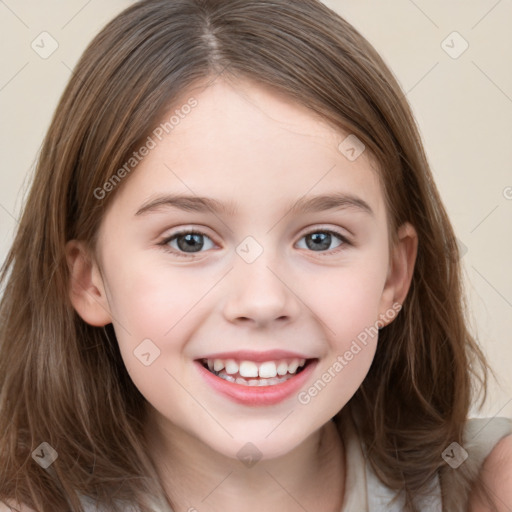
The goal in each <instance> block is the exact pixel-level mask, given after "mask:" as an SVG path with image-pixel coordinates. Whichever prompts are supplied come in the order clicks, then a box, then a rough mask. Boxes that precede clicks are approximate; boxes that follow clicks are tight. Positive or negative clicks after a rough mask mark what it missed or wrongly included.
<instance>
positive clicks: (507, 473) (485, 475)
mask: <svg viewBox="0 0 512 512" xmlns="http://www.w3.org/2000/svg"><path fill="white" fill-rule="evenodd" d="M479 480H480V481H481V483H482V484H483V487H484V488H485V489H486V490H487V491H488V492H489V494H490V496H491V497H492V499H493V501H494V505H495V506H496V507H497V511H498V512H502V511H503V512H505V511H506V512H508V511H510V510H511V507H512V434H509V435H507V436H505V437H503V438H502V439H501V440H500V441H499V442H498V443H497V444H496V445H495V446H494V448H493V449H492V451H491V452H490V453H489V455H488V456H487V458H486V459H485V461H484V463H483V465H482V467H481V469H480V474H479ZM469 505H470V508H469V511H470V512H490V511H491V508H490V507H489V505H486V504H485V502H484V500H483V498H482V496H481V494H479V493H476V492H474V493H472V494H471V495H470V500H469Z"/></svg>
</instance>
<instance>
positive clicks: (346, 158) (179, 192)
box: [74, 80, 415, 458]
mask: <svg viewBox="0 0 512 512" xmlns="http://www.w3.org/2000/svg"><path fill="white" fill-rule="evenodd" d="M184 98H185V99H184V100H183V102H182V104H180V105H177V106H176V109H175V110H178V113H177V114H176V117H175V118H174V119H173V122H172V123H170V124H168V125H167V131H168V132H169V134H166V132H165V129H162V128H160V129H159V130H158V129H157V130H155V132H153V134H152V135H151V141H149V140H148V141H147V146H146V147H147V150H141V151H138V152H137V153H138V156H137V157H135V158H140V160H141V161H140V163H139V165H138V166H137V168H136V170H133V171H132V172H131V175H130V176H127V177H125V178H124V180H126V182H125V183H122V187H121V188H120V190H119V191H118V193H117V195H116V197H115V198H114V199H113V202H112V204H111V205H110V207H109V209H108V211H107V213H106V215H105V217H104V220H103V222H102V225H101V228H100V232H99V238H98V246H97V251H96V257H97V259H96V262H97V265H98V266H97V267H96V266H93V269H95V270H94V271H93V272H91V283H92V284H91V286H90V287H89V288H88V290H89V291H88V294H89V297H90V298H89V299H87V298H85V299H84V300H82V301H80V300H78V299H76V297H75V299H74V304H75V307H76V308H77V310H78V312H79V313H80V314H81V315H82V317H83V318H84V319H85V320H86V321H88V322H89V323H92V324H94V325H104V324H106V323H109V322H112V323H113V325H114V328H115V332H116V336H117V340H118V343H119V346H120V350H121V354H122V357H123V359H124V362H125V364H126V368H127V370H128V372H129V374H130V376H131V378H132V380H133V382H134V383H135V385H136V386H137V387H138V388H139V389H140V391H141V393H142V394H143V395H144V396H145V398H146V399H147V401H148V402H149V404H151V406H152V407H151V408H150V410H151V412H152V414H153V416H154V418H155V419H156V420H157V421H158V424H159V425H160V426H161V427H162V428H163V429H166V428H168V429H169V432H170V431H174V432H177V431H179V432H182V433H185V434H186V435H187V436H192V438H195V439H196V440H197V439H198V440H200V441H202V442H203V443H204V444H205V445H206V446H208V447H210V448H212V449H213V450H215V451H216V452H218V453H221V454H224V455H226V456H229V457H236V456H237V453H238V452H239V450H240V449H241V448H242V447H244V446H246V448H245V449H249V448H247V446H252V445H246V443H248V442H251V443H252V444H253V445H255V446H256V447H257V449H258V450H259V453H261V454H262V456H263V457H264V458H273V457H276V456H279V455H282V454H285V453H288V452H290V451H291V450H292V449H293V448H295V447H297V446H299V445H300V444H301V443H302V442H304V441H305V440H306V439H307V438H308V437H309V436H311V435H312V434H313V433H314V432H315V431H317V430H318V429H319V428H320V427H321V426H322V425H324V424H325V423H326V422H327V421H328V420H330V419H331V418H332V417H333V416H334V415H335V414H336V413H337V412H338V411H340V409H342V408H343V406H344V405H345V404H346V403H347V401H348V400H349V399H350V397H351V396H352V395H353V394H354V392H355V391H356V390H357V388H358V387H359V386H360V384H361V382H362V381H363V379H364V377H365V375H366V373H367V372H368V369H369V367H370V364H371V362H372V359H373V356H374V353H375V348H376V343H377V336H376V335H375V332H376V327H382V326H383V325H385V324H387V323H389V322H390V321H391V320H392V319H393V318H394V317H395V316H396V314H397V312H398V311H397V310H398V309H399V306H397V304H398V303H399V302H401V301H402V300H403V299H404V297H405V294H406V292H407V288H408V286H409V281H410V275H411V272H412V264H413V261H414V257H415V235H414V230H412V228H411V227H410V226H405V228H404V229H403V230H402V231H401V232H400V233H399V236H400V240H401V241H400V243H399V244H398V245H397V247H396V248H394V250H393V252H392V253H390V251H389V249H390V248H389V246H388V234H389V233H388V226H387V222H386V210H385V204H384V197H383V191H382V189H381V186H380V183H379V179H378V174H377V169H376V166H375V164H372V162H371V159H370V155H369V154H368V151H363V152H362V153H361V154H360V155H359V156H358V153H360V151H361V150H362V149H363V148H362V147H361V146H360V145H358V141H357V140H356V141H355V142H354V139H353V138H349V139H348V140H346V141H345V142H343V141H344V139H345V138H346V137H347V136H348V135H349V134H348V133H340V132H339V131H337V130H334V129H333V128H332V127H330V126H329V125H327V124H325V123H324V122H322V121H321V120H320V119H319V118H318V117H316V116H315V115H314V114H313V113H312V112H310V111H309V110H307V109H305V108H303V107H301V106H298V105H297V104H295V103H293V102H292V101H290V100H289V99H287V98H285V97H283V96H280V95H278V94H276V93H275V92H272V91H270V90H269V89H267V88H265V87H263V86H261V85H257V84H255V83H252V82H250V81H242V82H240V84H238V85H236V86H234V85H232V84H231V85H229V84H227V83H226V82H224V81H220V80H219V81H217V82H215V83H214V84H213V85H211V86H209V87H208V88H206V89H203V90H201V91H199V92H197V94H193V93H191V94H190V96H186V95H185V96H184ZM184 105H193V106H192V107H191V108H188V107H185V106H184ZM173 113H174V110H173ZM171 115H173V114H169V116H166V118H165V119H164V120H163V122H164V123H165V122H168V121H169V119H170V116H171ZM177 119H179V121H177ZM169 127H171V129H170V128H169ZM160 139H161V140H160ZM342 142H343V144H341V149H339V147H338V146H340V143H342ZM350 148H353V149H354V150H353V151H352V150H351V149H350ZM143 154H145V156H144V155H143ZM132 163H133V162H132ZM129 165H130V164H128V166H127V167H126V168H127V169H129V168H130V167H129ZM118 186H119V185H118ZM108 188H109V187H108V186H106V187H105V190H106V189H108ZM178 196H183V197H181V198H178ZM184 196H186V198H185V197H184ZM320 196H329V198H327V197H324V198H323V199H319V198H320ZM334 196H335V197H334ZM99 200H101V199H99ZM206 201H208V203H206ZM206 204H208V205H209V206H211V209H210V208H207V207H205V205H206ZM191 231H193V232H196V233H197V234H195V235H194V234H190V232H191ZM187 233H188V234H187ZM98 269H99V270H98ZM86 288H87V286H84V289H86ZM91 297H92V298H94V300H92V298H91ZM268 351H275V353H273V354H264V353H265V352H268ZM277 351H279V352H277ZM227 353H229V354H227ZM216 356H217V357H216ZM294 358H297V359H299V363H300V362H302V361H300V360H301V359H306V360H307V361H306V362H307V364H306V366H305V367H304V369H303V370H302V371H300V372H299V373H296V374H295V376H293V377H291V378H289V377H290V375H291V374H290V372H293V365H292V367H291V368H290V367H288V368H287V366H286V365H285V364H283V363H292V362H293V359H294ZM205 359H210V362H211V363H212V362H213V360H214V359H220V360H221V362H222V363H224V364H226V363H227V362H228V361H227V360H228V359H232V360H233V361H230V362H229V365H228V368H226V369H225V370H229V373H228V374H230V375H235V376H236V377H238V378H242V376H243V375H242V374H245V375H246V376H249V375H251V372H253V371H255V369H256V371H259V372H261V373H262V375H273V374H275V373H276V372H277V371H278V370H280V371H281V372H286V371H287V373H286V374H284V375H283V376H282V375H281V374H280V373H277V375H276V377H277V378H280V377H285V378H287V380H286V384H279V385H277V386H276V387H274V386H272V385H271V386H262V387H260V386H258V387H256V386H255V387H253V386H252V385H245V384H241V383H236V382H235V383H230V382H228V381H226V380H225V379H221V378H220V377H217V376H214V375H213V373H211V372H209V371H208V370H206V369H205V368H204V366H203V365H202V364H201V361H203V360H205ZM242 361H248V362H246V363H243V364H240V363H241V362H242ZM233 362H234V363H235V365H234V364H233ZM264 362H268V363H269V364H266V365H263V366H261V364H262V363H264ZM255 363H256V364H255ZM272 363H275V365H273V364H272ZM216 365H217V366H216V368H219V367H220V363H219V362H217V363H216ZM225 370H224V371H225ZM233 371H239V372H240V374H237V373H232V372H233ZM265 371H268V372H269V373H268V374H266V373H264V372H265ZM246 372H248V373H246ZM268 378H270V377H267V379H268ZM246 380H255V379H254V378H253V377H252V376H251V377H246ZM262 381H263V382H265V383H267V382H269V381H268V380H263V379H262ZM272 382H275V381H272ZM250 449H254V448H250ZM242 453H243V452H242ZM238 456H239V457H240V455H238Z"/></svg>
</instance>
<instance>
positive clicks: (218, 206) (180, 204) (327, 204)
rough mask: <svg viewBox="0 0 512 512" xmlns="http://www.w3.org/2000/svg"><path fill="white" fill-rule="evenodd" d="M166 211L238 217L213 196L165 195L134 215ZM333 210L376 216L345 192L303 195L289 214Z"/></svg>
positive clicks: (234, 206) (363, 204)
mask: <svg viewBox="0 0 512 512" xmlns="http://www.w3.org/2000/svg"><path fill="white" fill-rule="evenodd" d="M163 208H177V209H179V210H184V211H192V212H199V213H208V212H211V213H220V214H225V215H232V216H234V215H236V214H237V208H236V205H235V204H234V203H233V202H232V201H229V202H228V203H223V202H221V201H218V200H217V199H213V198H211V197H201V196H186V195H177V194H166V195H162V196H158V197H156V198H154V199H151V200H149V201H146V202H145V203H144V204H143V205H142V206H141V207H140V208H139V210H138V211H137V213H136V214H135V215H144V214H147V213H150V212H154V211H160V210H162V209H163ZM334 209H337V210H344V209H355V210H359V211H362V212H366V213H368V214H370V215H374V212H373V210H372V209H371V207H370V205H369V204H368V203H367V202H366V201H364V200H363V199H361V198H360V197H357V196H354V195H352V194H344V193H334V194H323V195H318V196H312V197H309V198H306V197H305V196H304V197H301V198H299V199H298V200H297V201H295V203H293V204H292V205H291V206H289V207H288V209H287V211H288V212H289V213H295V214H297V213H312V212H320V211H326V210H334Z"/></svg>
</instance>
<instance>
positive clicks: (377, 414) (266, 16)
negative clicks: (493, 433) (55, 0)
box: [0, 0, 487, 512]
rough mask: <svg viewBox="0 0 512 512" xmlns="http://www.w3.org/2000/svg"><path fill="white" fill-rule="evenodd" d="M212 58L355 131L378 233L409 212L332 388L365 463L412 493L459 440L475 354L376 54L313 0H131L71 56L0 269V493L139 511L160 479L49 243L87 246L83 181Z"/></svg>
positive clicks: (448, 246) (417, 163)
mask: <svg viewBox="0 0 512 512" xmlns="http://www.w3.org/2000/svg"><path fill="white" fill-rule="evenodd" d="M220 73H224V75H225V76H232V77H242V78H244V77H245V78H252V79H254V80H256V81H257V82H259V83H262V84H266V85H270V86H272V87H274V88H275V90H276V91H280V92H282V93H285V94H286V95H288V96H289V97H291V98H292V99H294V100H295V101H297V102H298V103H300V104H302V105H305V106H306V107H309V108H310V109H311V110H312V111H314V112H316V113H318V114H320V115H321V116H322V117H323V118H324V119H325V120H326V121H328V122H331V123H333V124H334V125H335V126H337V127H339V128H340V129H343V130H345V131H348V132H350V133H353V134H355V135H356V136H357V137H358V138H359V139H360V140H361V141H362V142H363V143H364V144H365V145H366V147H367V148H368V150H369V151H370V153H371V154H372V155H374V156H375V158H376V160H377V162H379V167H380V172H381V179H382V183H383V185H384V190H385V196H386V202H387V207H388V215H389V219H390V228H391V232H392V233H393V234H394V233H396V230H397V228H398V227H399V226H400V225H401V224H402V223H404V222H406V221H408V222H410V223H411V224H412V225H413V226H414V227H415V229H416V231H417V233H418V238H419V247H418V254H417V260H416V265H415V270H414V275H413V278H412V284H411V288H410V291H409V293H408V296H407V298H406V300H405V302H404V304H403V308H402V310H401V312H400V314H399V315H398V317H397V318H396V319H395V320H394V321H393V322H392V323H391V324H390V325H388V326H386V327H384V328H382V329H381V331H380V336H379V343H378V347H377V352H376V354H375V359H374V362H373V364H372V366H371V368H370V371H369V373H368V375H367V377H366V379H365V380H364V382H363V384H362V385H361V387H360V389H359V390H358V391H357V392H356V394H355V395H354V396H353V398H352V399H351V401H350V402H349V404H348V405H347V407H352V408H353V409H354V410H357V411H358V414H359V417H361V418H362V420H363V421H362V422H361V436H362V438H363V440H364V442H365V444H366V446H367V447H368V449H369V460H370V462H371V464H372V466H373V468H374V469H375V471H376V472H377V474H378V475H379V477H380V478H381V479H382V480H383V481H384V482H385V483H386V484H387V485H388V486H391V487H392V488H395V489H404V490H405V492H406V495H407V498H408V502H409V503H410V508H411V510H413V509H414V506H413V504H412V497H413V496H415V495H417V494H419V493H421V492H423V491H424V490H425V489H426V484H427V482H429V480H430V479H431V478H432V476H433V475H435V474H436V473H437V472H438V471H444V470H445V469H446V465H445V463H444V461H443V460H442V458H441V456H440V454H441V452H442V451H443V450H444V449H445V448H446V447H447V446H448V445H449V444H450V443H451V442H452V441H458V442H460V443H461V444H462V431H463V427H464V423H465V421H466V418H467V414H468V408H469V405H470V401H471V399H472V382H473V380H472V374H474V375H475V376H477V377H478V378H479V379H480V380H479V382H480V383H481V384H482V389H484V390H485V384H486V378H487V377H486V366H485V361H484V358H483V355H482V353H481V351H480V350H479V348H478V346H477V344H476V343H475V341H474V339H473V338H472V336H471V334H470V333H469V332H468V330H467V327H466V321H465V305H464V302H463V295H462V289H461V270H460V263H459V254H458V247H457V244H456V239H455V236H454V233H453V230H452V227H451V225H450V222H449V220H448V218H447V214H446V212H445V209H444V207H443V205H442V203H441V199H440V197H439V193H438V191H437V189H436V187H435V185H434V183H433V181H432V175H431V172H430V169H429V165H428V163H427V160H426V157H425V154H424V151H423V148H422V144H421V141H420V136H419V133H418V130H417V128H416V125H415V121H414V119H413V116H412V114H411V111H410V108H409V106H408V104H407V101H406V99H405V97H404V94H403V93H402V91H401V90H400V87H399V85H398V83H397V81H396V80H395V78H394V77H393V75H392V73H391V72H390V71H389V70H388V68H387V66H386V65H385V64H384V62H383V60H382V59H381V58H380V56H379V55H378V54H377V52H376V51H375V50H374V49H373V47H372V46H371V45H370V44H369V43H368V42H367V41H366V40H365V39H364V38H363V37H362V36H361V35H360V34H359V33H358V32H357V31H356V30H355V29H354V28H353V27H352V26H351V25H350V24H349V23H347V22H346V21H345V20H343V19H342V18H340V17H339V16H338V15H337V14H336V13H334V12H333V11H331V10H330V9H328V8H327V7H325V6H324V5H323V4H321V3H320V2H318V1H316V0H295V1H293V2H290V1H288V0H258V1H251V0H222V1H218V0H173V1H170V0H144V1H141V2H138V3H136V4H134V5H133V6H131V7H129V8H128V9H126V10H125V11H124V12H122V13H121V14H120V15H119V16H117V17H116V18H115V19H114V20H113V21H111V22H110V23H109V24H108V25H107V26H106V27H105V28H104V29H103V30H102V31H101V32H100V34H99V35H97V36H96V37H95V39H94V40H93V41H92V42H91V44H90V45H89V46H88V48H87V49H86V50H85V52H84V54H83V55H82V57H81V59H80V61H79V63H78V64H77V66H76V68H75V70H74V72H73V76H72V77H71V80H70V82H69V84H68V86H67V87H66V89H65V91H64V93H63V96H62V98H61V100H60V103H59V105H58V107H57V109H56V112H55V115H54V118H53V120H52V123H51V126H50V128H49V131H48V134H47V136H46V138H45V141H44V144H43V147H42V150H41V153H40V157H39V160H38V165H37V170H36V174H35V178H34V182H33V185H32V188H31V190H30V194H29V197H28V200H27V202H26V206H25V208H24V212H23V215H22V218H21V221H20V225H19V228H18V232H17V234H16V238H15V241H14V243H13V246H12V248H11V250H10V252H9V254H8V257H7V259H6V261H5V263H4V266H3V269H2V275H1V281H2V283H4V284H5V291H4V294H3V298H2V302H1V306H0V318H1V326H0V389H1V391H0V436H1V437H0V453H1V457H2V463H1V464H0V499H9V498H15V499H16V500H17V501H18V502H20V503H26V504H27V505H28V506H31V507H34V508H36V509H37V510H38V511H41V512H49V511H52V512H53V511H54V510H63V508H64V507H67V508H68V509H72V510H73V511H78V510H82V509H81V507H80V504H79V500H78V496H77V493H80V494H81V495H86V496H91V497H94V498H95V499H97V500H98V502H99V503H101V504H102V505H107V506H108V509H109V510H118V508H116V507H117V505H118V502H116V501H115V500H116V499H119V500H128V501H131V502H133V503H136V504H137V505H138V506H139V507H140V508H141V510H142V511H143V512H145V511H146V510H153V509H152V508H151V506H150V503H151V496H163V490H162V488H161V486H160V484H159V480H158V476H157V474H156V472H155V468H154V466H153V464H152V462H151V460H150V459H149V456H148V454H147V450H146V445H145V440H144V436H143V430H142V426H143V424H144V410H145V409H144V402H145V399H144V397H143V396H142V395H141V393H140V392H139V391H138V390H137V388H136V387H135V386H134V384H133V382H132V381H131V379H130V378H129V375H128V373H127V371H126V369H125V367H124V364H123V361H122V358H121V355H120V352H119V350H118V347H117V343H116V340H115V335H114V331H113V328H112V325H108V326H106V327H105V328H98V327H93V326H90V325H88V324H86V323H85V322H84V321H83V320H81V318H80V317H79V316H78V315H77V314H76V312H75V311H74V309H73V307H72V306H71V303H70V300H69V296H68V289H69V279H70V276H69V270H68V267H67V264H66V260H65V257H64V247H65V244H66V242H67V241H68V240H70V239H80V240H85V241H87V242H88V243H89V244H91V246H93V245H94V237H95V234H96V233H97V231H98V227H99V224H100V222H101V220H102V216H103V213H104V211H105V208H107V206H108V205H109V204H110V203H111V201H112V199H113V198H114V197H115V194H116V191H117V189H118V188H119V187H117V189H116V190H113V191H112V192H110V193H109V194H108V195H106V197H104V198H103V199H101V200H98V199H97V197H96V196H95V194H94V190H95V189H97V188H101V187H102V186H103V185H104V183H106V182H107V180H108V179H109V178H110V177H111V176H113V175H114V174H115V173H116V171H117V170H118V169H119V168H120V167H121V166H122V165H123V164H124V163H125V162H126V161H127V159H129V157H130V156H131V154H132V152H133V151H134V150H135V149H136V148H137V147H140V144H141V141H144V140H145V139H146V137H147V136H148V134H149V133H151V130H152V129H154V127H155V125H156V124H157V123H158V122H159V120H161V118H162V116H163V114H164V112H166V111H167V109H168V108H169V105H170V104H172V103H173V102H174V103H175V102H176V101H177V98H179V97H180V94H182V93H183V91H185V90H187V88H190V86H192V85H193V84H195V83H200V82H201V80H203V81H205V80H207V79H209V78H211V77H213V76H217V75H219V74H220ZM126 179H129V177H128V178H126ZM484 398H485V393H484ZM43 441H44V442H47V443H48V444H49V445H51V446H52V447H53V448H54V449H55V450H56V451H57V453H58V459H57V460H56V461H55V462H54V463H53V464H52V465H51V466H50V468H48V471H44V470H42V468H41V467H39V466H38V465H37V464H36V463H35V462H34V460H32V457H31V454H32V452H33V451H34V450H35V449H36V448H37V447H38V446H39V445H40V444H41V443H42V442H43Z"/></svg>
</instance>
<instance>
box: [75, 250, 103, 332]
mask: <svg viewBox="0 0 512 512" xmlns="http://www.w3.org/2000/svg"><path fill="white" fill-rule="evenodd" d="M66 260H67V264H68V268H69V272H70V282H69V289H68V291H69V298H70V300H71V303H72V304H73V307H74V308H75V310H76V312H77V313H78V314H79V315H80V316H81V317H82V319H83V320H84V321H85V322H87V323H88V324H90V325H94V326H97V327H101V326H104V325H107V324H109V323H110V322H111V321H112V317H111V314H110V307H109V304H108V300H107V295H106V293H105V287H104V283H103V278H102V276H101V273H100V269H99V266H98V264H97V263H96V261H95V258H94V257H92V256H91V255H90V252H89V250H88V248H87V247H86V245H85V243H84V242H82V241H79V240H70V241H69V242H68V243H67V244H66Z"/></svg>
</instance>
